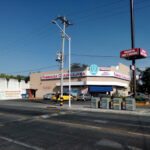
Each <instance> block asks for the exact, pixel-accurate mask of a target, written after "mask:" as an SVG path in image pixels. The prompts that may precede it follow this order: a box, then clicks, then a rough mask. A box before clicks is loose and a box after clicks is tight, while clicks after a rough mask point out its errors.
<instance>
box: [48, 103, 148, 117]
mask: <svg viewBox="0 0 150 150" xmlns="http://www.w3.org/2000/svg"><path fill="white" fill-rule="evenodd" d="M52 106H54V105H52ZM52 106H51V107H52ZM55 107H57V108H58V109H65V110H76V111H88V112H103V113H114V114H122V115H123V114H124V115H140V116H150V109H144V108H136V110H135V111H129V110H113V109H102V108H98V109H96V108H91V106H90V105H75V104H72V105H71V107H70V108H69V105H68V104H64V105H63V106H59V104H57V105H55ZM47 108H49V106H47Z"/></svg>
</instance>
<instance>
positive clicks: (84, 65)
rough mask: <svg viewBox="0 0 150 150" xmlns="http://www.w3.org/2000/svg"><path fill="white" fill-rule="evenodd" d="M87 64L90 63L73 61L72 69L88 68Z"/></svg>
mask: <svg viewBox="0 0 150 150" xmlns="http://www.w3.org/2000/svg"><path fill="white" fill-rule="evenodd" d="M87 66H88V65H86V64H80V63H73V64H71V69H80V68H86V67H87Z"/></svg>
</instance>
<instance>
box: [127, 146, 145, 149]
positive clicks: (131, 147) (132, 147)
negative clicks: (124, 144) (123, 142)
mask: <svg viewBox="0 0 150 150" xmlns="http://www.w3.org/2000/svg"><path fill="white" fill-rule="evenodd" d="M128 148H129V150H142V149H141V148H138V147H134V146H128Z"/></svg>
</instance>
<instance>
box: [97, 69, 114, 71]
mask: <svg viewBox="0 0 150 150" xmlns="http://www.w3.org/2000/svg"><path fill="white" fill-rule="evenodd" d="M110 70H111V68H100V69H99V71H110Z"/></svg>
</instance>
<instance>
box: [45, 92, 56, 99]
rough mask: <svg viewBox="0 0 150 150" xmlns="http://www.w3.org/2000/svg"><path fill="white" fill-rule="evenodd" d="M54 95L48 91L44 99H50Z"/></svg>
mask: <svg viewBox="0 0 150 150" xmlns="http://www.w3.org/2000/svg"><path fill="white" fill-rule="evenodd" d="M53 96H54V94H53V93H47V94H45V95H44V96H43V99H49V100H51V99H52V97H53Z"/></svg>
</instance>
